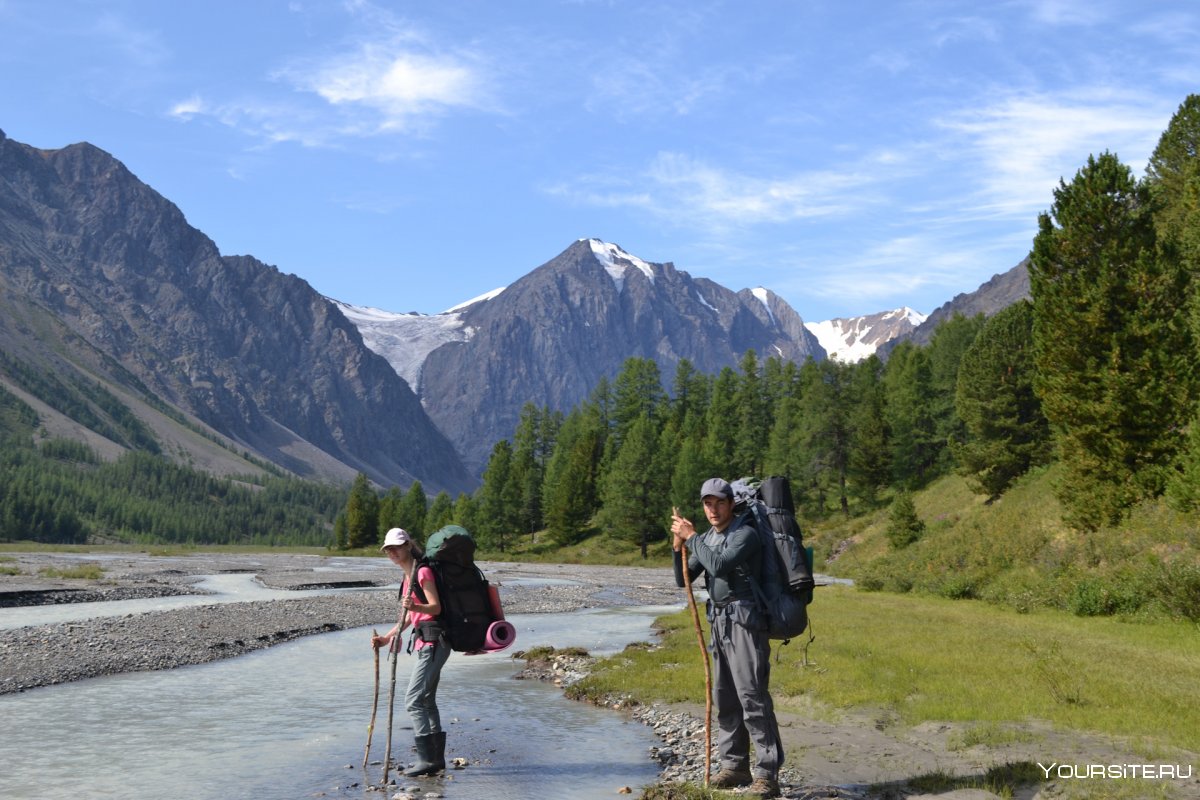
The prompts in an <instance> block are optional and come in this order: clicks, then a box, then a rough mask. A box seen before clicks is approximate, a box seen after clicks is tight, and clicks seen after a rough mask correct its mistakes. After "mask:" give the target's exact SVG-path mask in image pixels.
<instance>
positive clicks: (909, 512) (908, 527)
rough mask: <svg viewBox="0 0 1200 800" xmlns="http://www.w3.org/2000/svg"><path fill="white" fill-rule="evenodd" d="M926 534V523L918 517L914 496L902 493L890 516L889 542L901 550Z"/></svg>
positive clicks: (895, 501)
mask: <svg viewBox="0 0 1200 800" xmlns="http://www.w3.org/2000/svg"><path fill="white" fill-rule="evenodd" d="M924 533H925V523H924V522H923V521H922V520H921V518H920V517H918V516H917V507H916V506H915V505H914V504H913V497H912V494H911V493H909V492H900V493H899V494H897V495H896V499H894V500H893V501H892V508H891V511H890V513H889V514H888V527H887V531H886V535H887V538H888V541H889V542H891V544H892V547H894V548H896V549H897V550H899V549H901V548H904V547H908V546H909V545H910V544H912V543H913V542H915V541H917V540H918V539H920V538H921V536H922V535H923V534H924Z"/></svg>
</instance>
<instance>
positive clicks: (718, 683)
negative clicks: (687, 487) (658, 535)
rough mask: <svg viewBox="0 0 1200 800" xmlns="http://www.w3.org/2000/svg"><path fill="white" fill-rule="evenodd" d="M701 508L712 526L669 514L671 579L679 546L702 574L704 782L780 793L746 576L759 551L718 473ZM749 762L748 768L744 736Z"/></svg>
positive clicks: (764, 651)
mask: <svg viewBox="0 0 1200 800" xmlns="http://www.w3.org/2000/svg"><path fill="white" fill-rule="evenodd" d="M700 499H701V500H702V501H703V502H704V515H705V516H706V517H708V521H709V523H711V525H712V527H711V528H709V529H708V531H707V532H706V533H704V534H701V535H696V529H695V526H693V525H692V523H691V522H690V521H689V520H687V519H684V518H683V517H681V516H679V513H678V512H675V513H673V514H672V520H671V533H672V534H674V536H673V540H672V547H673V548H674V550H675V583H676V585H678V586H681V587H682V586H684V575H683V570H684V564H683V555H682V553H681V549H682V548H683V546H684V544H685V543H686V545H687V549H688V563H687V570H688V579H689V581H690V580H694V579H695V578H696V577H698V576H699V575H700V573H701V572H703V573H704V575H705V581H706V585H707V587H708V595H709V599H708V602H707V606H706V608H707V613H708V622H709V625H710V627H711V629H712V635H711V639H710V640H709V646H708V649H709V652H710V653H712V659H713V667H714V669H713V671H714V673H715V675H714V680H713V704H714V705H715V706H716V707H717V729H718V730H717V749H718V751H719V753H720V767H721V770H720V772H718V773H717V774H716V775H715V776H714V777H713V778H712V780H711V781H710V782H709V785H710V786H712V787H713V788H716V789H730V788H733V787H736V786H746V785H747V784H749V786H750V789H749V793H750V794H752V795H757V796H759V797H778V796H779V767H780V765H782V764H783V743H782V742H781V741H780V738H779V725H778V723H777V722H776V721H775V707H774V704H773V703H772V702H771V694H770V690H769V687H768V684H769V682H770V677H771V661H770V655H771V646H770V641H769V638H768V635H767V620H766V617H765V616H764V613H763V612H762V611H761V610H759V608H758V605H757V603H756V601H755V594H754V588H753V586H752V585H751V582H750V581H751V576H753V577H754V579H755V580H758V581H761V580H762V550H761V545H760V541H759V538H758V534H757V532H756V531H755V529H754V528H753V527H752V525H751V524H750V523H747V522H745V521H744V520H742V519H741V518H739V519H738V520H736V521H735V519H734V513H733V505H734V503H733V489H732V487H730V485H729V484H728V483H727V482H726V481H725V480H723V479H721V478H709V479H708V480H706V481H705V482H704V485H703V486H702V487H701V488H700ZM751 740H753V742H754V755H755V762H754V768H753V772H752V771H751V767H750V742H751Z"/></svg>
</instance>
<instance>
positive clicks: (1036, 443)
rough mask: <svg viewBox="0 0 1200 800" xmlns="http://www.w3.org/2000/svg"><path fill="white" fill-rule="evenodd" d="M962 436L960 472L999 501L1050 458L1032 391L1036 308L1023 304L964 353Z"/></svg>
mask: <svg viewBox="0 0 1200 800" xmlns="http://www.w3.org/2000/svg"><path fill="white" fill-rule="evenodd" d="M955 409H956V412H957V414H958V417H959V418H960V419H961V420H962V423H963V428H964V431H963V434H962V435H961V436H960V437H959V438H956V439H954V440H952V442H951V447H952V449H953V451H954V455H955V458H956V459H957V461H958V464H959V469H960V471H961V472H962V473H963V474H964V475H967V476H969V478H970V479H971V480H972V481H973V482H974V483H975V484H976V485H977V486H978V487H979V489H980V490H981V491H982V492H983V493H985V494H986V495H987V496H988V499H989V500H994V499H995V498H997V497H999V496H1000V495H1001V494H1003V493H1004V491H1005V490H1006V489H1007V488H1008V487H1009V486H1010V485H1011V484H1012V482H1013V481H1014V480H1016V479H1017V478H1018V477H1020V476H1021V475H1023V474H1024V473H1025V472H1027V471H1028V470H1029V468H1030V467H1033V466H1036V465H1038V464H1042V463H1045V462H1046V461H1048V460H1049V458H1050V454H1051V444H1050V430H1049V424H1048V423H1047V422H1046V417H1045V415H1044V414H1043V413H1042V405H1041V402H1040V401H1039V400H1038V398H1037V395H1036V394H1034V391H1033V305H1032V304H1031V303H1030V302H1029V301H1028V300H1021V301H1018V302H1017V303H1014V304H1013V305H1011V306H1009V307H1008V308H1006V309H1004V310H1002V311H1000V312H999V313H997V314H996V315H995V316H993V317H992V318H991V319H989V320H988V321H987V323H986V324H985V325H984V326H983V329H982V330H981V331H980V332H979V335H978V336H977V337H976V339H975V341H974V342H973V343H972V344H971V346H970V347H968V348H967V351H966V353H964V354H963V358H962V363H961V366H960V368H959V370H958V381H957V387H956V390H955Z"/></svg>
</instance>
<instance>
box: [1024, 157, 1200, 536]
mask: <svg viewBox="0 0 1200 800" xmlns="http://www.w3.org/2000/svg"><path fill="white" fill-rule="evenodd" d="M1151 210H1152V207H1151V204H1150V201H1149V193H1148V189H1147V188H1146V186H1145V185H1139V184H1138V183H1136V182H1135V181H1134V179H1133V176H1132V174H1131V172H1130V170H1129V168H1128V167H1126V166H1125V165H1124V164H1122V163H1121V162H1120V161H1119V160H1118V159H1117V157H1116V156H1115V155H1112V154H1110V153H1104V154H1102V155H1101V156H1100V157H1099V158H1096V157H1089V158H1088V162H1087V164H1086V165H1085V166H1084V167H1083V168H1082V169H1080V170H1079V172H1078V173H1077V174H1076V176H1075V178H1074V180H1073V181H1072V182H1071V183H1070V184H1067V183H1065V182H1060V185H1059V188H1058V189H1056V190H1055V192H1054V203H1053V205H1052V207H1051V210H1050V212H1049V213H1044V214H1042V215H1040V217H1039V219H1038V234H1037V236H1036V237H1035V238H1034V246H1033V252H1032V254H1031V264H1030V270H1029V273H1030V286H1031V292H1032V295H1033V301H1034V319H1033V343H1034V360H1035V365H1036V380H1035V383H1034V388H1035V390H1036V391H1037V393H1038V396H1039V398H1040V399H1041V401H1042V406H1043V409H1044V412H1045V414H1046V418H1047V419H1048V420H1049V421H1050V424H1051V427H1052V429H1053V431H1054V433H1055V435H1056V437H1057V440H1058V443H1059V448H1060V452H1061V457H1062V462H1063V465H1064V467H1065V479H1064V481H1063V484H1062V485H1061V486H1060V487H1059V498H1060V500H1061V501H1062V502H1063V505H1064V507H1065V509H1066V513H1067V520H1068V522H1069V523H1070V524H1072V525H1074V526H1076V527H1079V528H1083V529H1087V530H1091V529H1095V528H1097V527H1099V526H1100V525H1104V524H1112V523H1115V522H1117V521H1119V520H1120V519H1121V518H1122V517H1123V516H1124V514H1125V513H1126V512H1127V511H1128V509H1129V508H1130V507H1131V506H1132V505H1133V504H1135V503H1137V502H1138V501H1140V500H1142V499H1143V498H1146V497H1151V496H1154V495H1155V494H1157V493H1158V492H1160V491H1161V489H1162V486H1163V483H1164V481H1165V478H1166V475H1167V473H1166V470H1165V465H1166V464H1167V463H1169V462H1170V461H1171V459H1172V458H1173V457H1174V455H1175V454H1176V452H1177V450H1178V449H1179V446H1180V437H1181V432H1182V430H1183V423H1184V422H1185V419H1186V417H1185V416H1184V415H1186V414H1187V413H1188V412H1189V411H1190V403H1187V402H1184V403H1181V402H1180V391H1181V387H1183V388H1182V391H1183V392H1188V391H1189V387H1190V385H1191V380H1192V378H1191V373H1192V363H1193V361H1194V355H1193V353H1192V339H1191V336H1190V333H1189V331H1188V328H1187V325H1186V324H1185V316H1186V298H1187V286H1188V282H1187V275H1186V273H1185V271H1183V270H1182V269H1181V268H1180V264H1179V263H1178V261H1176V260H1173V259H1170V258H1161V257H1160V254H1159V253H1158V251H1157V248H1156V237H1155V224H1154V219H1153V215H1152V213H1151Z"/></svg>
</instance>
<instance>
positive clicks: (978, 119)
mask: <svg viewBox="0 0 1200 800" xmlns="http://www.w3.org/2000/svg"><path fill="white" fill-rule="evenodd" d="M1170 113H1171V110H1170V109H1168V108H1165V107H1164V106H1163V103H1162V101H1161V100H1160V99H1157V98H1153V97H1144V96H1140V95H1139V96H1131V95H1116V94H1113V93H1108V92H1091V93H1086V94H1076V95H1063V96H1055V95H1013V96H1009V97H1005V98H1001V99H999V100H998V101H996V102H995V103H993V104H992V105H990V106H986V107H983V108H978V109H972V110H969V111H963V112H960V113H957V114H954V115H950V116H947V117H944V118H942V119H941V120H938V125H939V126H940V127H942V128H944V129H945V130H948V131H950V132H952V133H953V134H955V135H957V136H959V137H961V139H962V141H961V142H959V145H960V146H962V147H965V148H966V149H967V152H968V154H969V156H970V159H969V161H970V162H974V163H973V164H971V163H967V164H965V165H963V168H964V169H966V168H970V169H972V171H973V172H974V173H975V174H976V175H978V176H979V189H978V193H977V196H976V198H975V200H976V202H978V203H979V204H980V205H981V206H984V207H987V208H989V209H991V210H993V211H996V212H1000V213H1006V214H1016V215H1022V214H1027V213H1029V212H1030V210H1031V209H1035V208H1039V207H1045V206H1046V205H1048V203H1049V198H1050V196H1051V192H1052V190H1053V188H1054V187H1055V186H1057V185H1058V181H1059V180H1060V179H1064V180H1067V181H1070V179H1071V178H1072V177H1073V176H1074V174H1075V172H1076V171H1077V170H1078V169H1079V168H1080V167H1082V166H1083V165H1084V163H1085V162H1086V161H1087V157H1088V156H1089V155H1098V154H1100V153H1101V152H1104V151H1106V150H1107V151H1109V152H1113V153H1116V154H1117V156H1118V157H1120V158H1121V160H1122V161H1123V162H1124V163H1126V164H1128V165H1129V166H1130V167H1131V168H1132V169H1133V170H1134V171H1135V172H1139V173H1140V172H1141V170H1142V168H1143V167H1144V165H1145V162H1146V159H1147V158H1148V156H1149V155H1150V152H1151V151H1152V150H1153V148H1154V145H1155V143H1156V142H1157V140H1158V137H1159V136H1160V135H1161V134H1162V131H1163V129H1164V128H1165V126H1166V123H1167V121H1168V120H1169V119H1170Z"/></svg>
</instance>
